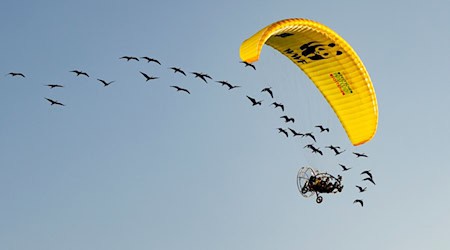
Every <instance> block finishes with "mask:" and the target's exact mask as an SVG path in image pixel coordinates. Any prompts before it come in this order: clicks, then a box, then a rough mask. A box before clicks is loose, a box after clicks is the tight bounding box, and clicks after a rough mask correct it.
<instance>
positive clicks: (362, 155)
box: [353, 152, 369, 158]
mask: <svg viewBox="0 0 450 250" xmlns="http://www.w3.org/2000/svg"><path fill="white" fill-rule="evenodd" d="M353 154H354V155H356V158H359V157H369V156H367V155H366V154H364V153H356V152H353Z"/></svg>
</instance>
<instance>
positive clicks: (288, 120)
mask: <svg viewBox="0 0 450 250" xmlns="http://www.w3.org/2000/svg"><path fill="white" fill-rule="evenodd" d="M140 59H141V60H145V61H146V62H147V63H154V64H157V65H159V66H162V64H161V62H160V61H159V60H157V59H155V58H151V57H148V56H143V57H135V56H122V57H120V58H119V60H124V61H126V62H130V61H136V62H139V61H141V60H140ZM240 63H242V64H243V65H244V67H245V68H247V67H248V68H250V69H253V70H256V66H255V65H253V64H251V63H247V62H244V61H241V62H240ZM167 69H169V70H172V71H173V73H175V74H179V75H183V76H184V77H188V76H189V75H192V76H193V77H194V79H195V78H198V79H199V80H201V81H202V82H204V83H206V84H208V83H209V81H210V80H211V81H214V79H213V78H212V77H211V76H210V75H208V74H206V73H202V72H187V71H185V70H183V69H181V68H179V67H173V66H172V67H168V68H167ZM69 72H70V73H73V74H74V76H75V77H86V78H90V75H89V74H88V73H87V72H84V71H82V70H79V69H74V70H71V71H69ZM186 72H187V73H186ZM139 73H140V74H141V76H142V77H143V80H145V82H148V81H155V80H158V79H159V77H158V76H153V75H150V74H148V73H145V72H142V71H139ZM6 76H10V77H19V78H26V76H25V74H24V73H22V72H9V73H8V74H6ZM96 80H97V81H98V82H99V83H101V84H102V85H103V86H104V87H108V86H110V85H111V84H112V83H114V82H115V81H107V80H104V79H101V78H96ZM215 82H216V83H219V84H221V85H222V86H224V87H226V88H227V89H228V90H230V91H231V90H234V89H237V88H241V86H239V85H233V84H231V83H229V82H228V81H224V80H217V81H215ZM45 86H47V87H49V88H50V89H54V88H63V87H64V85H61V84H46V85H45ZM169 87H170V88H173V89H174V90H175V91H176V92H182V93H185V94H189V95H190V94H191V91H190V90H189V89H187V88H185V87H182V86H178V85H170V86H169ZM260 92H261V93H267V95H268V96H270V100H272V101H270V104H269V105H268V106H273V108H274V109H279V110H280V111H281V112H282V113H283V115H281V116H280V119H282V121H283V122H284V124H285V125H286V126H287V127H278V128H276V130H277V131H278V133H279V134H282V135H283V137H286V138H289V137H294V138H295V137H300V138H305V139H307V140H308V142H307V144H305V146H304V147H303V148H304V149H306V150H310V152H311V153H312V154H317V155H320V156H323V155H324V152H323V150H321V148H320V147H318V146H317V140H318V139H319V138H318V137H319V135H320V134H323V133H330V129H329V128H328V127H325V126H324V125H316V126H314V128H313V129H311V131H308V132H299V131H297V130H296V129H294V128H292V127H291V126H293V125H294V124H295V118H294V117H290V116H288V115H285V114H284V112H285V106H284V104H283V103H281V102H279V101H276V100H275V97H274V92H273V90H272V88H271V87H264V88H263V89H261V91H260ZM246 97H247V99H248V100H249V101H250V104H251V105H252V106H262V103H263V102H264V100H262V99H259V98H255V97H252V96H250V95H246ZM44 99H45V100H47V101H48V103H49V104H50V105H51V106H61V107H63V106H66V105H65V104H64V103H63V102H61V101H58V100H55V99H51V98H48V97H44ZM325 148H327V149H329V150H330V152H332V153H334V155H335V156H338V155H341V154H343V153H345V152H346V150H345V149H341V147H340V146H335V145H328V146H325ZM352 154H353V155H355V156H356V158H367V157H368V156H367V155H366V154H365V153H360V152H352ZM339 166H340V167H341V168H342V171H343V172H347V171H350V170H351V169H352V168H351V167H347V166H346V165H343V164H339ZM361 175H363V179H362V182H363V183H367V182H370V183H371V184H372V185H375V181H374V180H373V175H372V173H371V170H364V171H362V172H361ZM355 187H356V188H357V190H358V191H359V193H363V192H366V190H367V186H366V185H363V184H360V185H356V186H355ZM353 203H357V204H360V205H361V207H362V206H364V202H363V199H361V198H358V199H355V200H354V201H353Z"/></svg>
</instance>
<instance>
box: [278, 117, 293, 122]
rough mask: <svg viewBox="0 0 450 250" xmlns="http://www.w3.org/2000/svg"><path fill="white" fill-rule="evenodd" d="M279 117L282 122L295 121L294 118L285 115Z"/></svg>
mask: <svg viewBox="0 0 450 250" xmlns="http://www.w3.org/2000/svg"><path fill="white" fill-rule="evenodd" d="M280 118H283V119H284V122H286V123H288V122H295V119H294V118H292V117H288V116H287V115H283V116H280Z"/></svg>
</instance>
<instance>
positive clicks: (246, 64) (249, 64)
mask: <svg viewBox="0 0 450 250" xmlns="http://www.w3.org/2000/svg"><path fill="white" fill-rule="evenodd" d="M241 63H243V64H245V66H244V67H248V66H250V67H252V68H253V69H254V70H256V67H255V65H253V64H251V63H248V62H244V61H241Z"/></svg>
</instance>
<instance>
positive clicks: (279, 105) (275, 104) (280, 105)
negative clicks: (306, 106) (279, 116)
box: [271, 102, 284, 112]
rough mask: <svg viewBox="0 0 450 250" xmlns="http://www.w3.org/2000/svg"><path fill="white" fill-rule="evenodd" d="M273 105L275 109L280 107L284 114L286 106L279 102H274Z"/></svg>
mask: <svg viewBox="0 0 450 250" xmlns="http://www.w3.org/2000/svg"><path fill="white" fill-rule="evenodd" d="M271 105H274V106H275V108H278V107H279V108H281V110H282V111H283V112H284V105H283V104H281V103H277V102H272V104H271Z"/></svg>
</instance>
